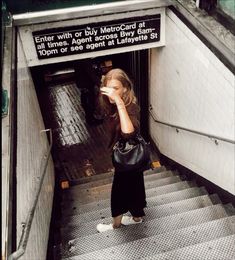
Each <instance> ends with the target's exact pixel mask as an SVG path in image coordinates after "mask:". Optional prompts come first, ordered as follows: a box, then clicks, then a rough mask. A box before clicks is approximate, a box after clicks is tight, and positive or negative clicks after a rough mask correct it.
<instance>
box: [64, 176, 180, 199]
mask: <svg viewBox="0 0 235 260" xmlns="http://www.w3.org/2000/svg"><path fill="white" fill-rule="evenodd" d="M180 181H181V179H180V177H179V176H171V177H166V178H162V179H157V180H151V181H148V180H147V181H146V182H145V189H150V188H154V187H159V186H164V185H167V184H171V183H176V182H180ZM111 186H112V184H106V185H102V186H99V187H94V188H89V189H82V190H76V191H75V190H74V191H71V192H69V193H66V194H63V201H65V203H68V202H67V201H68V200H71V199H73V198H76V200H77V201H78V202H80V203H81V204H86V203H87V200H92V199H93V201H95V200H97V199H94V198H96V197H102V198H103V196H106V198H107V197H108V196H110V193H111Z"/></svg>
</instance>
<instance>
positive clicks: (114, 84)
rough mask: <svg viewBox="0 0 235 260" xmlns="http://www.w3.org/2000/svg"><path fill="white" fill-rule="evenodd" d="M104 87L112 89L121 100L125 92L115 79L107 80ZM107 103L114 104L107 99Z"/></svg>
mask: <svg viewBox="0 0 235 260" xmlns="http://www.w3.org/2000/svg"><path fill="white" fill-rule="evenodd" d="M106 86H107V87H108V88H113V89H114V90H115V91H116V93H117V94H118V95H119V96H120V97H121V98H122V96H123V94H124V92H125V91H126V88H125V87H123V85H122V83H121V82H120V81H119V80H116V79H111V80H108V81H107V85H106ZM109 102H110V103H112V104H113V103H115V102H114V100H112V99H111V98H109Z"/></svg>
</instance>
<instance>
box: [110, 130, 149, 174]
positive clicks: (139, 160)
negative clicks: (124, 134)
mask: <svg viewBox="0 0 235 260" xmlns="http://www.w3.org/2000/svg"><path fill="white" fill-rule="evenodd" d="M112 162H113V166H114V168H115V171H116V172H130V171H137V172H141V171H144V170H147V169H149V168H150V165H151V160H150V148H149V143H147V142H146V141H145V140H144V138H143V137H142V136H141V135H140V134H136V135H135V136H134V137H132V138H130V139H127V140H124V139H120V140H118V141H117V142H116V144H115V145H114V147H113V152H112Z"/></svg>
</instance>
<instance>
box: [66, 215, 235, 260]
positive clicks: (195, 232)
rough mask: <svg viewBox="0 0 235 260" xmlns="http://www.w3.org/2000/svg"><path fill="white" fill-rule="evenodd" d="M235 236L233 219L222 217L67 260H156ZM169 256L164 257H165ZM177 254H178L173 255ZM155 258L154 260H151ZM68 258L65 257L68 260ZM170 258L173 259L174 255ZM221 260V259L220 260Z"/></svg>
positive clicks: (233, 217) (234, 220) (182, 257)
mask: <svg viewBox="0 0 235 260" xmlns="http://www.w3.org/2000/svg"><path fill="white" fill-rule="evenodd" d="M233 234H235V216H232V217H226V218H221V219H217V220H213V221H210V222H206V223H202V224H199V225H196V226H190V227H187V228H182V229H177V230H174V231H172V232H167V233H163V234H160V235H154V236H151V237H147V238H143V239H138V238H137V239H138V240H135V241H133V242H129V243H124V244H120V245H117V246H111V247H109V248H105V249H102V250H98V251H93V252H91V253H87V254H83V255H77V256H75V257H72V258H70V260H75V259H76V260H78V259H79V260H82V259H83V260H87V259H102V260H106V259H107V260H111V259H114V260H115V259H128V260H129V259H130V260H131V259H140V258H144V259H149V258H150V259H159V258H158V255H157V254H160V253H162V252H166V251H168V253H171V252H169V251H171V250H176V249H179V248H184V247H187V246H192V245H196V244H199V243H204V242H208V241H210V240H214V239H217V238H222V237H226V236H230V235H233ZM168 253H167V255H166V258H163V259H170V258H168ZM176 255H177V254H176ZM152 256H155V258H152ZM67 259H68V258H67ZM172 259H176V258H175V255H174V257H173V258H172ZM180 259H205V258H203V257H201V258H196V257H195V258H192V257H189V258H186V257H184V255H180ZM221 259H222V258H221Z"/></svg>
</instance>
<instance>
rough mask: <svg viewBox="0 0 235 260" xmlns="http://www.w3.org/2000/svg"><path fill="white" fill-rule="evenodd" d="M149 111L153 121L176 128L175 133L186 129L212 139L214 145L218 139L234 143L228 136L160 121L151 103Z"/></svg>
mask: <svg viewBox="0 0 235 260" xmlns="http://www.w3.org/2000/svg"><path fill="white" fill-rule="evenodd" d="M149 113H150V115H151V117H152V118H153V120H154V122H157V123H159V124H162V125H166V126H170V127H173V128H175V129H176V132H177V133H178V132H179V129H181V130H184V131H188V132H191V133H194V134H198V135H203V136H206V137H208V138H210V139H214V141H215V144H216V145H218V144H219V143H218V140H220V141H224V142H227V143H231V144H235V141H234V140H231V139H228V138H224V137H220V136H216V135H212V134H208V133H205V132H201V131H196V130H193V129H189V128H185V127H182V126H178V125H173V124H170V123H167V122H163V121H160V120H158V119H156V116H155V115H154V112H153V107H152V105H150V106H149Z"/></svg>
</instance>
